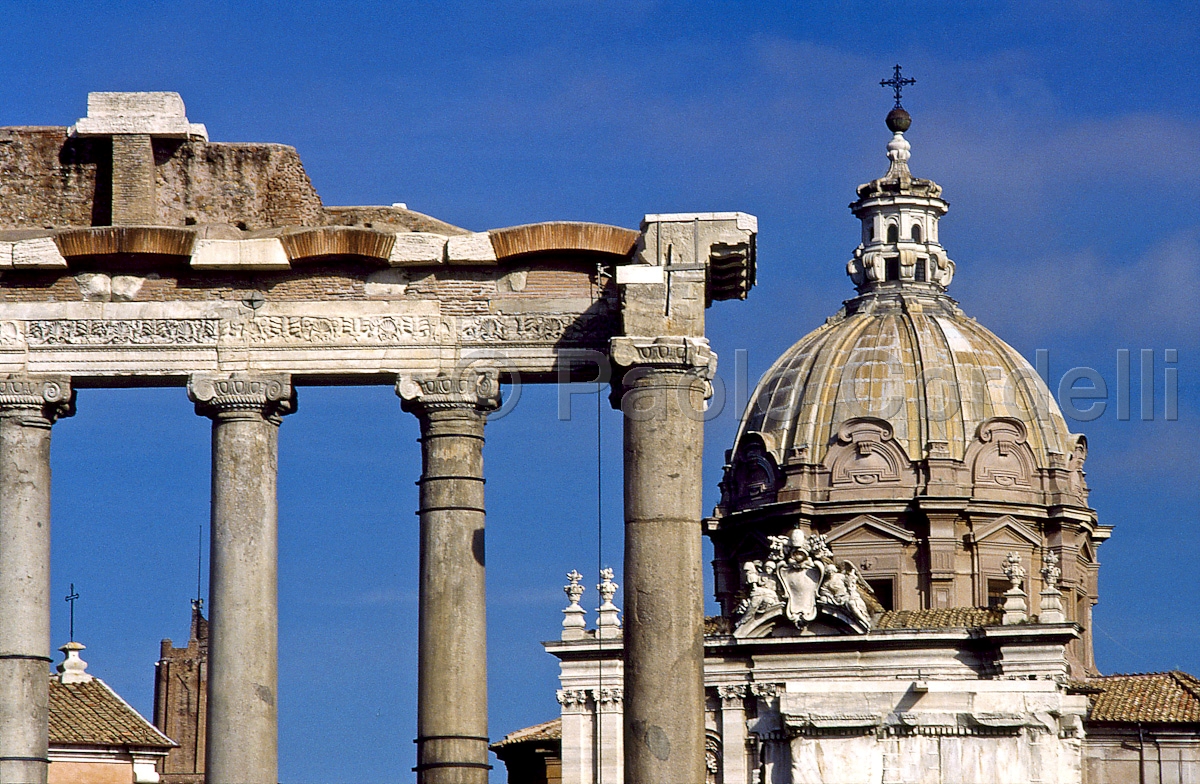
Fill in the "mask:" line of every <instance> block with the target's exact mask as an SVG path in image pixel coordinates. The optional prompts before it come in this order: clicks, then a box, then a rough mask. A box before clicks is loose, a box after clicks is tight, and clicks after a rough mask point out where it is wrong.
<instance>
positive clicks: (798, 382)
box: [735, 288, 1075, 468]
mask: <svg viewBox="0 0 1200 784" xmlns="http://www.w3.org/2000/svg"><path fill="white" fill-rule="evenodd" d="M861 419H876V420H881V421H883V422H886V423H887V425H888V427H889V428H890V430H891V438H892V439H893V440H894V441H895V442H896V444H897V445H898V446H899V447H900V449H901V450H902V451H903V453H904V454H905V456H906V457H907V458H908V459H909V460H911V461H913V462H917V461H920V460H923V459H925V458H926V457H927V456H928V455H930V454H934V455H935V456H939V457H948V458H951V459H953V460H963V459H965V458H966V451H967V447H968V445H969V444H970V443H971V442H972V441H974V440H976V438H977V437H978V436H979V435H980V430H981V428H982V427H983V426H984V425H985V423H988V422H990V421H992V420H996V419H1002V420H1010V421H1015V422H1017V423H1020V425H1021V427H1020V428H1019V429H1021V430H1023V431H1024V438H1025V441H1026V442H1027V443H1028V444H1029V446H1030V448H1031V449H1032V452H1033V456H1034V459H1035V461H1036V463H1037V465H1038V467H1040V468H1048V467H1050V466H1051V465H1052V464H1053V463H1054V461H1055V459H1056V457H1055V456H1056V455H1057V456H1062V455H1066V454H1069V453H1070V452H1071V451H1072V449H1073V448H1074V445H1075V437H1074V436H1073V435H1071V434H1070V433H1069V432H1068V430H1067V426H1066V422H1065V421H1064V420H1063V417H1062V414H1061V413H1060V412H1059V409H1058V406H1057V404H1056V403H1055V402H1054V399H1053V397H1052V396H1051V394H1050V390H1049V389H1048V388H1047V386H1046V384H1045V382H1044V381H1043V380H1042V379H1041V377H1040V376H1038V374H1037V373H1036V372H1035V370H1034V369H1033V367H1032V366H1030V364H1029V363H1028V362H1027V361H1026V360H1025V358H1024V357H1022V356H1021V355H1020V354H1019V353H1018V352H1017V351H1016V349H1014V348H1012V347H1011V346H1009V345H1008V344H1007V343H1005V342H1004V341H1002V340H1001V339H1000V338H998V337H996V335H994V334H993V333H992V332H991V331H989V330H988V329H986V328H985V327H983V326H982V325H980V324H979V323H978V322H977V321H975V320H974V319H972V318H968V317H967V316H965V315H964V314H963V312H962V310H960V309H959V308H958V306H957V305H956V304H955V302H954V301H953V300H951V299H950V298H949V297H947V296H946V295H944V294H940V293H934V292H930V291H911V290H905V289H904V288H899V289H897V290H890V291H889V290H877V291H873V292H870V293H868V294H865V295H863V296H860V297H857V298H855V299H853V300H850V301H849V302H847V303H846V304H845V306H844V307H843V309H842V310H841V311H840V312H839V313H838V314H837V315H835V316H833V317H831V318H830V319H828V321H827V322H826V323H825V325H823V326H821V327H819V328H818V329H816V330H814V331H813V332H810V333H809V334H808V335H805V336H804V337H803V338H801V339H800V341H799V342H798V343H796V344H795V345H793V346H792V347H791V348H790V349H788V350H787V351H786V352H784V354H783V356H781V357H780V358H779V359H778V360H777V361H776V362H775V364H774V365H773V366H772V367H771V369H770V370H769V371H767V373H766V374H765V375H764V376H763V379H762V381H760V382H759V385H758V388H757V390H756V391H755V394H754V397H753V404H752V405H751V406H750V407H749V408H748V410H747V412H746V415H745V418H744V419H743V420H742V424H741V428H740V432H739V434H738V443H739V444H740V443H741V442H742V441H743V440H744V439H745V438H746V437H747V436H748V435H750V434H753V435H754V436H757V437H758V438H760V439H761V440H762V442H763V444H764V446H766V448H767V450H768V451H769V452H771V453H772V455H773V457H774V458H775V460H776V461H777V463H778V464H780V465H783V464H785V463H787V462H789V461H790V460H794V459H801V460H804V461H806V462H813V463H820V462H822V461H823V460H824V459H825V457H826V456H827V453H828V450H829V447H830V446H831V445H832V444H835V443H837V441H838V440H839V430H843V429H844V427H843V426H844V425H846V423H849V422H852V421H853V420H861ZM843 435H844V434H843ZM736 451H737V446H735V452H736Z"/></svg>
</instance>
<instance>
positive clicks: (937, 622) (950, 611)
mask: <svg viewBox="0 0 1200 784" xmlns="http://www.w3.org/2000/svg"><path fill="white" fill-rule="evenodd" d="M1003 617H1004V613H1003V611H1001V610H984V609H981V608H978V607H948V608H946V609H939V610H887V611H886V612H882V613H880V614H879V616H878V617H877V618H876V619H875V622H874V623H873V624H871V628H872V629H958V628H968V629H972V628H975V627H978V626H999V625H1000V621H1001V619H1002V618H1003Z"/></svg>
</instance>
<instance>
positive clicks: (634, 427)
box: [611, 337, 716, 784]
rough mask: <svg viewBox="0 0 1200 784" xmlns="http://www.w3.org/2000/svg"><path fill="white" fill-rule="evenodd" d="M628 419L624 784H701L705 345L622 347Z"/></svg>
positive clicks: (708, 365) (650, 341)
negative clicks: (701, 541) (702, 464)
mask: <svg viewBox="0 0 1200 784" xmlns="http://www.w3.org/2000/svg"><path fill="white" fill-rule="evenodd" d="M611 355H612V359H613V362H614V364H616V365H617V366H618V367H620V368H624V369H625V372H624V375H623V377H622V379H621V382H620V389H619V393H620V401H621V410H622V412H623V413H624V420H625V437H624V442H625V460H624V464H625V651H624V656H625V690H624V697H625V703H624V708H625V717H624V730H625V733H624V735H625V738H624V743H625V748H624V754H625V781H627V782H631V783H635V784H680V783H681V782H702V781H704V780H705V768H704V581H703V578H702V576H701V569H702V565H701V549H700V536H701V532H700V512H701V510H700V505H701V488H702V481H701V458H702V453H703V448H704V422H703V412H704V401H705V399H706V398H707V397H708V395H709V392H710V385H709V381H708V379H710V378H712V373H713V372H714V371H715V370H716V355H714V354H713V353H712V351H710V350H709V347H708V341H707V340H705V339H704V338H698V337H659V338H631V337H622V338H613V341H612V349H611Z"/></svg>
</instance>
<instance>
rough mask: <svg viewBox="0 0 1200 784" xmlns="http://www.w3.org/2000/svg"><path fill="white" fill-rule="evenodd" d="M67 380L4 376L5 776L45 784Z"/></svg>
mask: <svg viewBox="0 0 1200 784" xmlns="http://www.w3.org/2000/svg"><path fill="white" fill-rule="evenodd" d="M72 411H73V406H72V393H71V387H70V382H69V379H66V378H61V377H57V378H56V377H49V378H47V377H31V376H7V377H3V378H0V543H2V544H0V608H3V609H2V611H0V781H4V782H13V784H45V782H46V775H47V767H48V763H47V758H46V755H47V750H48V749H47V738H48V736H49V735H48V733H49V707H48V699H49V693H48V691H47V689H46V665H47V664H48V663H49V662H50V426H51V424H52V423H53V422H54V420H55V419H56V418H58V417H59V416H63V415H69V414H70V413H71V412H72Z"/></svg>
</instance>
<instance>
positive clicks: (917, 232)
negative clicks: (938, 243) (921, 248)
mask: <svg viewBox="0 0 1200 784" xmlns="http://www.w3.org/2000/svg"><path fill="white" fill-rule="evenodd" d="M912 241H913V242H920V241H921V227H920V226H918V225H917V224H915V223H914V224H913V227H912Z"/></svg>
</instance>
